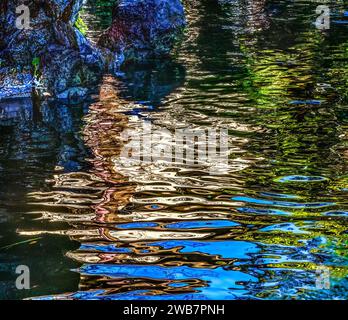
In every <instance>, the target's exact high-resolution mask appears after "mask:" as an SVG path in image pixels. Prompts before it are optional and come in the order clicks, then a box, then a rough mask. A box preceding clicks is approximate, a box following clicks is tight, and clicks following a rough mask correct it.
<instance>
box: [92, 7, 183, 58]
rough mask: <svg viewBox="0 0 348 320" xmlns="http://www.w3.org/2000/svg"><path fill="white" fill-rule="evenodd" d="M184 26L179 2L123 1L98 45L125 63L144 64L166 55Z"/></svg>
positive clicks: (115, 10)
mask: <svg viewBox="0 0 348 320" xmlns="http://www.w3.org/2000/svg"><path fill="white" fill-rule="evenodd" d="M185 24H186V20H185V13H184V8H183V6H182V4H181V2H180V0H146V1H144V0H120V1H119V3H118V5H117V6H116V8H115V9H114V12H113V23H112V26H111V27H110V28H109V29H108V30H107V31H106V32H105V34H104V35H103V36H101V39H100V41H99V44H100V45H101V46H103V47H107V48H109V49H111V51H112V52H114V53H116V54H118V56H123V57H124V58H123V60H125V61H130V60H135V61H144V60H146V59H148V58H152V57H159V56H163V55H167V54H168V53H169V52H170V50H171V49H172V48H173V45H174V44H175V41H176V40H177V38H178V37H179V36H180V34H181V31H182V29H183V28H184V27H185ZM123 60H122V61H123Z"/></svg>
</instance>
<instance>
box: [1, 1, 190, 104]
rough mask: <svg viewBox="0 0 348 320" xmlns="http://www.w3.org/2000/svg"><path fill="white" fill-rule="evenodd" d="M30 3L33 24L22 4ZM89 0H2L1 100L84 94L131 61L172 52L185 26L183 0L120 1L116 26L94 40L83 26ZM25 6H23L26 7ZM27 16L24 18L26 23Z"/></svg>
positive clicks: (115, 12)
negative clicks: (84, 8)
mask: <svg viewBox="0 0 348 320" xmlns="http://www.w3.org/2000/svg"><path fill="white" fill-rule="evenodd" d="M22 4H24V5H25V6H27V8H29V13H30V19H29V22H30V28H24V29H21V28H18V24H20V23H24V20H19V22H18V19H22V16H21V15H23V14H24V13H25V12H24V11H20V10H19V12H18V7H19V6H21V5H22ZM83 4H84V0H31V1H25V0H3V1H2V2H1V5H0V39H1V40H0V100H4V99H11V98H12V99H13V98H16V99H18V98H22V97H29V96H31V94H32V92H33V90H34V91H35V92H36V93H37V94H39V95H40V96H42V97H51V98H54V99H63V100H80V99H84V97H85V96H87V95H88V94H89V92H90V89H91V88H95V87H96V86H98V85H99V84H100V81H101V79H102V78H103V74H105V73H114V74H117V72H118V71H119V70H120V68H121V67H122V65H123V64H125V63H128V62H138V63H139V62H140V63H143V62H146V60H147V59H151V58H159V57H163V56H167V55H168V54H169V53H170V51H171V49H172V48H173V46H174V44H175V43H176V41H177V39H178V38H179V37H180V34H181V32H182V30H183V28H184V27H185V14H184V9H183V6H182V4H181V2H180V0H146V1H145V0H119V1H117V3H116V4H115V7H114V9H113V20H112V21H113V22H112V25H111V26H110V27H109V28H108V29H107V30H105V31H104V33H103V34H102V35H101V36H100V39H99V40H98V41H97V44H93V43H92V42H91V41H90V40H89V39H88V38H86V37H85V35H84V34H83V32H82V30H80V29H79V26H78V23H77V21H78V19H80V17H79V12H80V10H81V8H82V6H83ZM21 8H22V7H20V9H21ZM22 21H23V22H22Z"/></svg>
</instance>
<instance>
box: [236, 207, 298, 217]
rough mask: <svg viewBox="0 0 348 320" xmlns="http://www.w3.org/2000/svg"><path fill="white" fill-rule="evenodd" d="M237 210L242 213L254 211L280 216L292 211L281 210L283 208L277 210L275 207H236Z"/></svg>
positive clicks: (287, 214)
mask: <svg viewBox="0 0 348 320" xmlns="http://www.w3.org/2000/svg"><path fill="white" fill-rule="evenodd" d="M236 209H237V210H238V211H239V212H243V213H256V214H271V215H272V214H274V215H280V216H290V215H291V214H292V213H291V212H287V211H283V210H277V209H256V208H247V207H240V208H236Z"/></svg>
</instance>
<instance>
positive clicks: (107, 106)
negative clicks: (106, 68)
mask: <svg viewBox="0 0 348 320" xmlns="http://www.w3.org/2000/svg"><path fill="white" fill-rule="evenodd" d="M315 6H316V4H313V3H312V2H309V1H298V2H290V1H277V3H276V4H270V2H269V1H263V0H260V1H227V0H226V1H213V0H211V1H209V0H201V1H198V0H197V1H186V8H187V14H188V21H189V27H188V29H187V34H186V38H185V41H184V43H183V44H182V46H181V47H180V50H178V54H177V56H176V57H175V58H174V60H175V61H172V62H162V63H160V62H154V64H151V65H149V66H142V67H134V66H133V67H128V68H127V69H125V70H123V71H124V75H123V76H122V77H121V78H120V79H118V80H115V79H114V78H113V77H111V76H105V77H104V81H103V84H102V85H101V93H100V97H99V98H98V99H97V100H96V101H93V102H91V103H90V104H89V105H86V106H62V105H59V104H58V105H57V106H56V107H54V108H53V107H48V106H46V107H45V106H44V107H42V108H41V111H40V112H36V113H37V115H36V116H35V117H36V118H37V119H33V116H32V115H30V114H31V112H32V111H30V110H33V107H31V106H28V105H27V104H23V105H20V106H17V108H22V111H21V112H19V111H18V110H19V109H16V110H14V111H13V113H8V120H7V121H8V122H9V121H13V118H15V119H20V125H18V126H16V127H13V126H11V125H10V124H7V125H6V126H3V127H2V128H3V129H1V130H4V131H6V132H5V133H3V134H2V135H1V139H2V140H1V149H0V150H1V154H0V175H1V181H5V182H6V185H4V186H1V189H0V201H1V202H0V204H1V206H0V210H1V211H0V218H1V219H0V227H1V230H6V231H4V232H3V233H2V236H0V243H1V245H2V246H5V245H7V244H10V243H13V242H16V241H23V240H28V239H38V240H35V241H32V242H30V243H25V244H21V245H17V246H15V247H13V248H10V249H7V250H5V251H4V250H3V251H1V252H0V257H1V258H2V257H3V258H4V259H6V262H7V265H8V268H10V265H14V264H17V263H18V262H20V263H22V264H28V265H30V266H31V265H32V266H33V267H35V268H38V269H37V270H39V271H40V272H41V273H42V274H45V280H43V279H40V278H39V277H35V276H33V277H32V278H33V281H34V282H35V285H36V286H37V288H36V289H33V290H31V291H30V292H29V293H27V295H26V296H30V297H33V296H36V297H37V296H43V295H45V299H51V298H56V299H59V298H65V299H66V298H68V299H292V298H297V299H334V298H339V299H345V298H347V297H348V289H347V288H348V283H347V274H348V269H347V262H348V260H347V251H346V250H347V244H348V242H347V241H348V233H347V216H348V203H347V191H348V175H347V160H348V136H347V125H348V122H347V114H348V113H347V106H346V105H347V89H346V84H347V80H348V74H347V70H348V69H347V62H348V60H347V58H348V57H347V49H348V39H347V36H346V32H347V30H346V26H345V25H344V24H343V23H336V24H335V23H333V24H332V26H331V29H330V31H328V32H327V33H321V32H319V31H318V30H317V29H315V27H314V26H313V22H314V21H315V18H316V16H315ZM343 9H344V7H343V6H340V5H336V6H335V7H333V10H332V12H333V14H334V15H335V19H337V20H338V21H344V18H343V11H344V10H343ZM341 13H342V14H341ZM340 14H341V15H340ZM27 109H28V110H29V111H26V110H27ZM34 109H35V108H34ZM15 113H16V114H21V116H18V115H16V116H10V114H11V115H12V114H15ZM28 116H29V117H31V118H30V119H26V118H25V117H28ZM35 117H34V118H35ZM40 117H41V118H40ZM81 118H82V120H81ZM144 120H146V121H150V122H151V125H152V126H153V127H154V128H155V129H162V128H166V129H168V130H169V131H170V132H174V130H175V129H177V128H183V127H189V128H193V129H194V128H200V129H202V128H203V129H209V128H218V127H227V128H228V129H229V140H230V141H229V142H230V146H231V147H230V154H229V158H230V159H229V167H228V168H226V169H225V170H224V171H223V172H221V171H217V172H215V173H214V172H213V173H212V172H211V171H210V170H209V168H208V167H207V166H205V165H195V166H188V165H186V166H185V165H179V164H176V163H163V162H156V163H142V164H138V165H136V166H132V167H129V166H127V164H126V163H124V162H122V161H120V152H121V149H122V147H123V145H124V143H125V141H124V140H123V139H122V132H124V131H125V130H128V131H129V132H131V133H133V134H134V135H135V136H136V135H137V134H139V132H141V130H142V126H143V121H144ZM1 121H2V120H1ZM81 121H82V123H81ZM24 159H25V160H24ZM10 230H11V231H10ZM15 231H17V235H16V236H15V235H14V234H15ZM69 239H70V241H69ZM52 247H53V248H54V249H52ZM58 247H59V248H60V249H59V250H58V251H57V248H58ZM40 250H41V252H40V253H38V252H39V251H40ZM48 250H50V251H48ZM40 259H41V260H44V261H46V262H47V264H49V265H47V264H46V263H44V264H41V265H38V263H37V261H38V260H40ZM53 263H55V266H54V267H53V266H52V265H51V264H53ZM321 268H326V269H327V270H329V275H330V281H331V287H330V288H322V289H321V288H320V286H319V287H318V285H317V284H318V277H319V273H318V270H319V271H320V270H321ZM70 269H73V270H72V271H69V270H70ZM1 272H2V271H1ZM76 277H78V278H79V284H78V287H77V282H76V281H77V278H76ZM7 280H8V281H7V282H6V283H7V284H5V286H4V289H2V288H0V290H1V293H2V292H5V291H6V290H9V285H8V283H9V279H7ZM43 281H46V282H45V283H44V282H43ZM47 283H49V285H47ZM8 294H9V295H10V296H11V295H12V296H14V294H13V293H11V290H9V293H8ZM48 295H50V296H48Z"/></svg>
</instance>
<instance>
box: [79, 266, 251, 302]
mask: <svg viewBox="0 0 348 320" xmlns="http://www.w3.org/2000/svg"><path fill="white" fill-rule="evenodd" d="M79 272H80V273H81V274H83V275H89V276H104V277H110V278H122V279H124V278H132V279H134V278H147V279H149V278H151V279H154V280H165V281H168V280H169V281H177V280H197V279H199V280H200V282H201V283H205V284H206V285H208V283H209V286H204V287H198V288H196V290H197V292H198V293H199V294H198V295H197V297H195V295H194V294H191V296H192V298H193V299H195V298H196V299H197V298H198V299H201V298H203V299H232V298H233V297H238V296H243V295H247V294H248V291H247V290H245V287H244V284H245V283H250V282H258V279H257V278H256V277H253V276H251V275H250V274H246V273H243V272H241V271H235V270H227V269H225V268H222V267H218V268H214V269H206V268H192V267H188V266H180V267H164V266H158V265H151V266H149V265H146V266H140V265H105V264H93V265H92V264H90V265H84V266H82V267H81V268H80V269H79ZM232 290H233V293H232ZM101 293H102V292H100V291H99V294H101ZM136 293H137V292H133V293H131V295H130V297H134V295H136ZM143 293H144V291H143ZM138 294H139V292H138ZM79 295H80V293H76V294H74V296H75V298H79V299H81V298H82V297H81V296H79ZM116 297H117V295H116ZM163 297H164V296H162V298H163ZM175 297H176V299H180V295H179V296H178V295H175ZM83 298H84V299H86V298H87V297H86V296H84V297H83ZM93 298H96V296H95V295H94V297H93ZM108 298H109V299H110V298H111V296H108ZM118 298H119V299H122V298H124V295H122V294H120V295H118ZM137 298H138V299H142V298H143V296H142V295H138V297H137ZM144 298H145V297H144ZM149 298H150V297H149ZM151 298H153V297H152V296H151ZM165 298H166V299H168V298H169V297H168V295H165Z"/></svg>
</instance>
